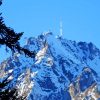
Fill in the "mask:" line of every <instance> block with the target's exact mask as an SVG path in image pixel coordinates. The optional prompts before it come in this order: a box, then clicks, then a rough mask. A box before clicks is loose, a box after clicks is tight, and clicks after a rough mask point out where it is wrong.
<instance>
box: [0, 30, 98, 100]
mask: <svg viewBox="0 0 100 100" xmlns="http://www.w3.org/2000/svg"><path fill="white" fill-rule="evenodd" d="M24 48H27V49H29V50H30V51H35V53H36V56H35V59H33V58H30V57H26V56H25V55H24V54H18V53H16V54H15V55H14V56H12V57H10V58H8V59H7V60H6V61H4V62H3V63H2V64H1V67H0V69H1V73H0V81H3V80H4V79H5V77H10V83H9V85H8V86H7V87H6V88H11V87H13V88H14V87H16V89H17V90H18V96H19V97H20V96H23V97H26V98H27V99H28V100H55V99H57V100H77V99H73V97H72V96H73V94H72V92H70V91H69V89H70V88H71V87H70V84H72V85H73V87H74V89H75V91H78V90H77V89H76V85H78V86H79V85H81V87H78V89H79V90H84V91H87V89H89V88H90V87H91V86H92V85H93V84H94V82H95V83H96V84H97V83H99V81H100V80H98V79H99V76H100V70H99V65H100V50H99V49H98V48H97V47H96V46H95V45H93V44H92V43H86V42H78V43H77V42H75V41H71V40H67V39H64V38H56V37H55V36H54V35H53V33H52V32H47V33H44V34H41V35H39V36H38V37H37V38H34V37H30V38H29V39H28V40H27V44H26V45H25V46H24ZM2 73H4V74H2ZM86 80H89V81H88V82H87V84H85V85H84V84H83V83H86ZM96 86H97V85H96ZM94 89H95V87H94ZM75 93H76V92H75ZM81 93H82V92H77V94H81ZM84 93H85V92H84ZM80 100H81V99H80ZM86 100H88V99H86Z"/></svg>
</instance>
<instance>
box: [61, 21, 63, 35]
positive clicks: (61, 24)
mask: <svg viewBox="0 0 100 100" xmlns="http://www.w3.org/2000/svg"><path fill="white" fill-rule="evenodd" d="M62 35H63V27H62V21H60V36H62Z"/></svg>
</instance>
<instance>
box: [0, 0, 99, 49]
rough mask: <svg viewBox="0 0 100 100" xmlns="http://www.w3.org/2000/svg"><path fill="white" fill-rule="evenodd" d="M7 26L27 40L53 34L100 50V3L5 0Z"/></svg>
mask: <svg viewBox="0 0 100 100" xmlns="http://www.w3.org/2000/svg"><path fill="white" fill-rule="evenodd" d="M0 9H1V11H2V13H3V14H2V15H3V17H4V21H5V23H6V24H7V25H8V26H10V27H11V28H13V29H14V30H15V31H16V32H24V35H23V37H30V36H36V35H38V34H41V33H42V32H45V31H48V30H51V31H52V32H53V33H54V34H55V36H56V35H57V34H59V26H60V21H61V20H62V22H63V37H65V38H67V39H71V40H76V41H86V42H93V43H94V44H95V45H97V46H98V47H99V48H100V0H4V2H3V5H2V6H1V7H0Z"/></svg>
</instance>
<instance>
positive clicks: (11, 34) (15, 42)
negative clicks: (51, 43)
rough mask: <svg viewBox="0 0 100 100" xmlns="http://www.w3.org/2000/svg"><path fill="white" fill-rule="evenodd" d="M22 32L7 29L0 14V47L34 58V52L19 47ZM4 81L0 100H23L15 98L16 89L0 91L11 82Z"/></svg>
mask: <svg viewBox="0 0 100 100" xmlns="http://www.w3.org/2000/svg"><path fill="white" fill-rule="evenodd" d="M1 4H2V0H0V6H1ZM22 35H23V32H21V33H16V32H15V31H14V30H13V29H12V28H10V27H7V26H6V25H5V23H4V19H3V17H2V13H0V45H6V46H7V47H8V48H10V49H11V50H12V52H19V53H24V54H25V55H27V56H29V57H32V58H34V57H35V52H34V51H29V50H28V49H25V48H23V47H21V46H20V43H19V40H20V38H21V36H22ZM7 79H8V78H6V79H4V80H3V81H2V82H0V100H25V98H21V97H20V98H17V91H16V88H14V89H9V88H8V89H6V90H4V91H2V89H3V88H5V86H7V85H8V84H9V83H10V82H11V81H8V80H7Z"/></svg>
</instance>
